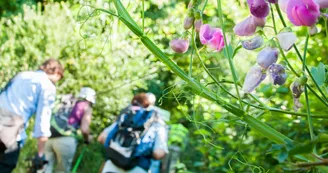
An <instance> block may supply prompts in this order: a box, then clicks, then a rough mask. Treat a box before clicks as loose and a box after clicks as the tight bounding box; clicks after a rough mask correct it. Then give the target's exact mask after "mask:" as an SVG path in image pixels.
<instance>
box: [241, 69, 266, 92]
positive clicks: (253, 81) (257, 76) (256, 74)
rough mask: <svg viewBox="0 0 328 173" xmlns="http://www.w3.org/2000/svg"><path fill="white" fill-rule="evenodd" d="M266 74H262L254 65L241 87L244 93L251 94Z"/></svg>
mask: <svg viewBox="0 0 328 173" xmlns="http://www.w3.org/2000/svg"><path fill="white" fill-rule="evenodd" d="M265 77H266V74H265V72H263V70H262V68H261V67H259V66H257V65H255V66H253V67H251V69H249V71H248V73H247V75H246V78H245V81H244V85H243V91H244V92H245V93H250V92H252V91H253V90H254V89H255V88H256V87H257V86H258V85H260V83H261V82H262V81H263V80H264V79H265Z"/></svg>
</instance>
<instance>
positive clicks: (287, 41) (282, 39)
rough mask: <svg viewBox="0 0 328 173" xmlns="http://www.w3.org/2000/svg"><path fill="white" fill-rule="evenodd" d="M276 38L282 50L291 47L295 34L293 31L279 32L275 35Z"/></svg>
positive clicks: (294, 40) (295, 38)
mask: <svg viewBox="0 0 328 173" xmlns="http://www.w3.org/2000/svg"><path fill="white" fill-rule="evenodd" d="M277 39H278V42H279V45H280V47H281V48H282V49H283V50H284V51H288V50H290V49H291V48H292V46H293V45H294V43H295V42H296V40H297V37H296V35H295V34H294V33H293V32H281V33H279V34H278V35H277Z"/></svg>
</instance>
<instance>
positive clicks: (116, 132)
mask: <svg viewBox="0 0 328 173" xmlns="http://www.w3.org/2000/svg"><path fill="white" fill-rule="evenodd" d="M154 103H155V101H152V100H149V97H148V96H147V94H145V93H140V94H137V95H135V96H134V97H133V99H132V101H131V105H129V106H128V107H127V108H125V109H124V110H123V111H122V113H121V115H120V116H119V117H118V119H117V120H116V121H115V122H114V123H113V124H112V125H111V126H109V127H108V128H106V129H105V130H104V131H103V132H102V133H101V134H100V136H99V137H98V141H99V142H101V143H103V144H104V145H105V147H106V153H107V157H108V160H107V161H106V162H105V163H104V165H103V168H102V173H109V172H115V173H146V172H148V170H149V168H150V166H151V159H155V160H159V159H162V158H163V157H165V155H166V154H167V153H168V147H167V132H166V125H165V122H164V121H163V120H162V119H161V118H160V115H159V114H158V113H157V111H155V109H154V105H153V104H154Z"/></svg>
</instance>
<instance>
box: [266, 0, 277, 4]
mask: <svg viewBox="0 0 328 173" xmlns="http://www.w3.org/2000/svg"><path fill="white" fill-rule="evenodd" d="M268 1H269V2H270V3H272V4H276V3H278V0H268Z"/></svg>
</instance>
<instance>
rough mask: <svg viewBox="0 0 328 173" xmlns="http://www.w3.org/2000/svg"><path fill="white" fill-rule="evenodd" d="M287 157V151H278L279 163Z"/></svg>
mask: <svg viewBox="0 0 328 173" xmlns="http://www.w3.org/2000/svg"><path fill="white" fill-rule="evenodd" d="M287 157H288V153H287V151H286V150H282V151H281V152H280V153H279V156H278V161H279V163H282V162H284V161H285V160H286V159H287Z"/></svg>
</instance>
